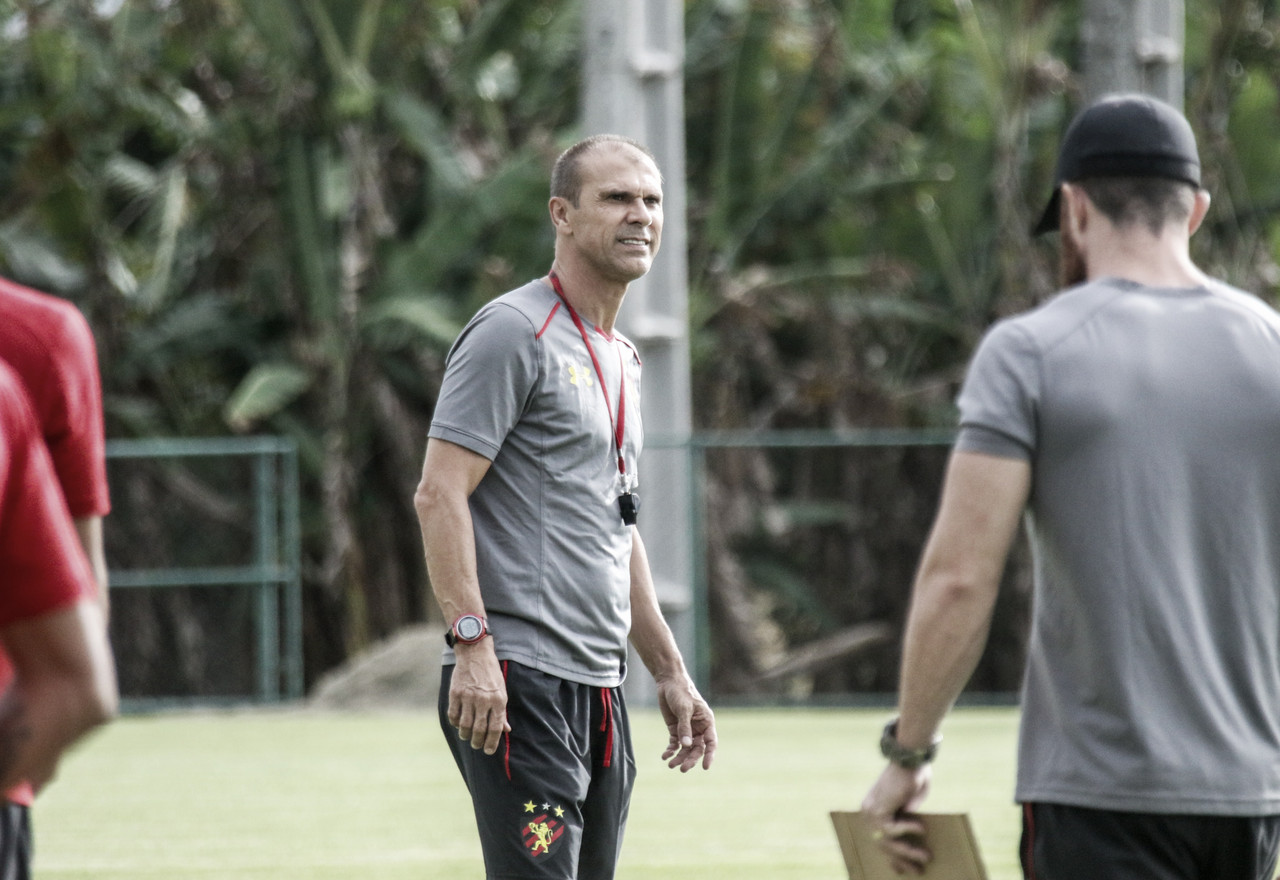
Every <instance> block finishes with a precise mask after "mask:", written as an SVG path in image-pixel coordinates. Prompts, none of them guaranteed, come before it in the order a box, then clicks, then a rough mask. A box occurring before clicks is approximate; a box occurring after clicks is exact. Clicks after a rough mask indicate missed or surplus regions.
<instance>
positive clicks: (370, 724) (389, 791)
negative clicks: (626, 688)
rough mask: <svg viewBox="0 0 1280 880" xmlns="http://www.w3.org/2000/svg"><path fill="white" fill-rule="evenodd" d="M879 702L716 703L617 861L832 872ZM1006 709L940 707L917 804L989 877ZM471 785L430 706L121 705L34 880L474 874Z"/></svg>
mask: <svg viewBox="0 0 1280 880" xmlns="http://www.w3.org/2000/svg"><path fill="white" fill-rule="evenodd" d="M886 715H887V713H886V712H885V711H875V710H851V709H830V710H776V709H771V710H753V709H736V710H723V711H721V712H720V713H718V715H717V720H718V726H719V729H720V736H721V740H722V744H721V748H720V751H719V752H718V754H717V757H716V764H715V766H714V768H713V769H712V770H711V771H710V772H709V773H703V772H701V771H695V772H692V773H690V774H688V775H681V774H679V773H676V772H674V771H669V770H667V769H666V767H665V766H664V765H663V763H662V762H661V761H660V760H659V754H660V753H661V751H662V748H663V746H664V745H665V743H666V734H665V729H664V728H663V727H662V725H661V722H660V719H659V718H658V717H657V715H656V714H655V713H652V712H647V711H637V712H634V713H633V725H634V735H635V749H636V759H637V763H638V765H639V777H638V781H637V783H636V790H635V796H634V800H633V803H632V809H631V820H630V823H629V825H628V828H627V839H626V844H625V846H624V849H623V856H622V866H621V868H620V870H619V875H618V876H619V878H620V880H658V878H662V880H716V878H734V880H766V878H767V880H801V878H804V880H843V878H846V877H847V875H846V873H845V871H844V867H843V864H842V862H841V860H840V854H839V849H838V847H837V844H836V839H835V834H834V832H833V831H832V829H831V825H830V821H829V819H828V817H827V814H828V812H829V811H831V810H846V809H848V810H852V809H857V807H858V805H859V803H860V801H861V799H862V796H863V794H864V792H865V790H866V788H867V787H868V786H869V785H870V783H871V781H872V780H873V779H874V777H875V775H876V774H877V773H878V772H879V770H880V767H881V759H880V758H879V755H878V753H877V751H876V747H875V743H876V740H877V738H878V735H879V730H880V727H881V726H882V725H883V723H884V720H885V718H886ZM1015 725H1016V712H1015V710H1012V709H963V710H959V711H957V712H956V713H955V714H953V715H952V717H951V718H950V719H949V720H948V722H947V725H946V727H945V729H944V734H945V736H946V741H945V743H944V744H943V751H942V753H941V755H940V758H939V762H938V764H937V769H936V771H935V775H934V789H933V794H932V796H931V797H930V800H929V802H928V805H927V808H928V809H930V810H932V811H938V812H969V813H970V814H971V815H972V817H973V820H974V822H975V825H976V829H977V833H978V837H979V841H980V845H981V848H982V851H983V855H984V857H985V859H986V861H987V865H988V869H989V872H990V876H991V880H1015V878H1017V877H1019V876H1020V874H1019V871H1018V868H1017V857H1016V848H1017V837H1018V833H1019V827H1018V826H1019V820H1018V813H1017V809H1016V808H1015V807H1014V806H1013V804H1012V792H1013V761H1014V728H1015ZM472 822H473V820H472V817H471V807H470V802H469V800H468V799H467V796H466V790H465V789H464V787H463V785H462V781H461V779H460V778H459V776H458V774H457V770H456V769H455V768H454V766H453V762H452V759H451V758H450V757H449V754H448V751H447V748H446V746H445V744H444V742H443V740H442V738H441V734H440V731H439V728H438V727H437V725H436V721H435V717H434V715H427V714H362V715H338V714H318V713H311V712H304V711H280V712H227V713H207V714H204V713H201V714H163V715H156V716H149V717H143V716H133V717H126V718H123V719H120V720H119V721H117V722H115V723H114V724H113V725H112V726H111V727H109V728H107V729H106V730H104V731H102V732H100V733H99V734H97V735H96V736H94V737H93V738H92V739H91V740H90V741H89V742H88V743H87V744H85V745H83V746H81V747H80V748H78V749H77V750H76V751H75V752H74V753H73V754H72V755H71V756H70V757H69V758H68V759H67V760H66V761H65V762H64V763H63V767H62V772H61V776H60V778H59V779H58V780H57V781H56V782H55V783H54V784H53V785H52V786H51V787H50V788H49V789H48V790H47V791H46V792H45V793H44V794H43V795H42V796H41V798H40V800H39V801H38V803H37V806H36V810H35V827H36V876H37V877H39V878H40V880H73V878H76V880H78V878H90V877H91V878H94V880H150V878H156V880H158V878H164V880H196V878H199V880H210V878H215V877H216V878H222V880H239V878H246V880H304V878H307V880H339V878H341V880H362V878H368V880H409V878H413V880H423V878H451V880H452V878H478V877H481V876H482V872H481V867H480V864H481V863H480V853H479V846H478V844H477V842H476V836H475V830H474V827H473V824H472Z"/></svg>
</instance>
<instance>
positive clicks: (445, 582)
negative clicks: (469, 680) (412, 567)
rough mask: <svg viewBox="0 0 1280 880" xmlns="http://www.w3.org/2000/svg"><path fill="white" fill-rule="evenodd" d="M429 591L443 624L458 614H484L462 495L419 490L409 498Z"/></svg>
mask: <svg viewBox="0 0 1280 880" xmlns="http://www.w3.org/2000/svg"><path fill="white" fill-rule="evenodd" d="M413 507H415V509H416V510H417V518H419V526H420V528H421V531H422V550H424V553H425V555H426V573H428V578H429V579H430V582H431V592H433V593H435V600H436V601H438V602H439V605H440V610H442V611H443V614H444V618H445V623H449V622H452V620H454V619H457V618H458V617H460V615H462V614H484V601H483V599H481V596H480V579H479V576H477V574H476V549H475V531H474V526H472V522H471V509H470V507H468V505H467V499H466V496H462V495H457V494H448V492H440V491H433V490H431V489H430V487H420V489H419V492H417V495H415V499H413Z"/></svg>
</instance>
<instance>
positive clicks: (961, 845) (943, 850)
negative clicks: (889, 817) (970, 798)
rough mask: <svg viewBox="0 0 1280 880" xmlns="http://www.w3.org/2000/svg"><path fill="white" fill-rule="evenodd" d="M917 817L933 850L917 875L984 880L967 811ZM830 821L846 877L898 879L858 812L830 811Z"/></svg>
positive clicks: (930, 878) (929, 879) (926, 878)
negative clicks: (847, 871) (930, 859)
mask: <svg viewBox="0 0 1280 880" xmlns="http://www.w3.org/2000/svg"><path fill="white" fill-rule="evenodd" d="M920 819H921V820H922V821H923V822H924V827H925V837H926V838H927V839H928V841H929V848H930V849H931V850H933V861H932V862H930V863H929V865H928V866H927V867H926V868H925V872H924V874H922V875H918V876H921V877H923V878H924V880H988V877H987V869H986V867H985V866H984V865H983V863H982V855H981V853H979V851H978V839H977V838H976V837H975V836H974V834H973V827H972V825H970V823H969V816H968V814H966V813H923V814H921V815H920ZM831 823H832V824H833V825H835V829H836V837H837V838H838V839H839V841H840V852H841V853H842V854H843V855H844V863H845V867H847V868H848V869H849V880H902V878H901V876H899V875H898V874H896V873H894V870H893V868H892V867H890V865H889V859H888V857H887V856H886V855H885V854H884V853H883V852H882V851H881V850H880V846H879V844H877V843H876V841H874V840H872V838H871V831H872V828H871V823H870V822H868V821H866V820H865V819H864V818H863V816H862V813H861V812H854V813H842V812H833V813H832V814H831Z"/></svg>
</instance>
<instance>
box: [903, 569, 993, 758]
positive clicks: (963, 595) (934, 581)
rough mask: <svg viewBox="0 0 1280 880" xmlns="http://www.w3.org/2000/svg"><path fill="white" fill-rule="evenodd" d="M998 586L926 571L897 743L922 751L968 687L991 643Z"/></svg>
mask: <svg viewBox="0 0 1280 880" xmlns="http://www.w3.org/2000/svg"><path fill="white" fill-rule="evenodd" d="M996 591H997V586H996V585H994V584H982V585H974V584H965V583H963V582H957V581H955V580H953V579H952V578H951V577H950V576H949V575H948V573H947V572H945V571H927V570H925V571H922V573H921V577H920V578H919V579H918V580H917V584H916V592H915V598H914V599H913V602H912V610H911V615H910V618H909V620H908V623H907V631H906V635H905V638H904V643H903V654H902V678H901V683H900V686H899V707H898V710H899V719H898V734H897V738H898V742H900V743H901V744H902V745H904V746H907V747H909V748H923V747H925V746H926V745H928V744H929V742H931V741H932V740H934V739H935V738H936V737H937V735H938V730H939V728H940V727H941V725H942V719H943V717H944V716H945V715H946V714H947V712H948V711H949V710H950V709H951V707H952V706H953V705H954V704H955V701H956V699H957V697H959V695H960V692H961V691H962V690H963V689H964V686H965V684H966V683H967V682H968V681H969V677H970V676H971V675H972V674H973V670H974V669H975V668H976V667H977V665H978V661H979V660H980V659H981V658H982V652H983V649H984V647H985V645H986V641H987V633H988V631H989V629H990V617H991V612H992V608H993V605H994V602H995V596H996Z"/></svg>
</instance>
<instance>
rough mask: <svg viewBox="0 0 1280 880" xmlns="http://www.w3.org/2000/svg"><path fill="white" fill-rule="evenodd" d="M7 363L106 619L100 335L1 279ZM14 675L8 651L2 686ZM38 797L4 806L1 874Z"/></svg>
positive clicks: (54, 300) (0, 354) (59, 306)
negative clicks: (10, 842) (15, 834)
mask: <svg viewBox="0 0 1280 880" xmlns="http://www.w3.org/2000/svg"><path fill="white" fill-rule="evenodd" d="M0 360H3V361H5V362H6V363H8V364H9V366H10V367H12V368H13V371H14V373H15V374H16V376H17V378H18V380H19V381H20V382H21V385H22V388H23V390H24V392H25V393H26V396H27V399H28V401H29V402H30V405H31V407H32V409H33V411H34V414H35V417H36V419H37V423H38V428H39V434H40V435H41V436H42V437H43V438H44V443H45V446H46V448H47V449H48V452H49V456H50V460H51V461H52V464H53V470H54V474H55V477H56V484H57V485H59V486H60V487H61V494H62V496H63V498H64V499H65V502H66V507H67V510H68V511H69V512H70V514H71V519H72V522H73V524H74V527H75V532H76V535H77V537H78V539H79V544H80V546H81V548H82V549H83V552H84V555H85V557H86V558H87V560H88V562H89V566H90V569H91V571H92V573H93V580H94V583H95V587H96V589H95V595H96V596H97V598H98V600H99V602H100V603H101V604H102V608H103V612H104V615H105V612H106V610H107V605H108V603H107V565H106V557H105V554H104V552H103V539H102V519H103V517H104V516H106V514H107V513H108V512H109V511H110V508H111V503H110V496H109V494H108V490H107V473H106V454H105V445H106V444H105V439H104V430H103V416H102V389H101V384H102V383H101V380H100V378H99V374H98V359H97V351H96V348H95V345H94V340H93V333H92V332H91V331H90V329H89V325H88V322H87V321H85V319H84V316H83V315H81V313H80V311H79V310H78V309H77V308H76V307H75V306H74V305H72V304H71V303H70V302H67V301H66V300H63V299H60V298H58V297H55V296H50V295H48V294H45V293H41V292H39V291H36V290H32V289H31V288H28V287H23V286H21V285H19V284H15V283H13V282H12V281H8V280H5V279H3V278H0ZM11 675H12V670H11V669H10V668H9V662H8V658H7V657H6V656H4V654H3V653H0V687H3V686H4V684H5V683H7V682H8V681H9V679H10V677H11ZM34 797H35V793H34V791H33V790H32V788H31V786H30V785H28V784H26V783H21V784H19V785H18V786H16V787H14V788H12V789H10V790H7V791H5V794H4V800H5V803H4V805H3V807H2V809H3V810H4V811H5V812H7V813H14V814H16V815H13V816H6V817H5V820H4V822H3V826H2V827H0V877H4V878H8V877H9V876H11V874H10V873H6V871H9V870H10V867H9V866H10V864H11V863H10V862H8V861H7V859H9V858H10V856H11V855H13V851H14V849H13V848H12V847H9V846H6V845H4V844H5V840H6V839H7V837H9V836H10V835H5V834H4V833H3V828H7V827H11V826H12V827H23V828H29V826H30V820H29V817H28V816H27V815H26V813H27V812H28V810H29V808H30V806H31V804H32V801H33V800H34ZM19 849H23V848H19ZM16 876H22V875H21V873H19V874H16Z"/></svg>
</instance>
